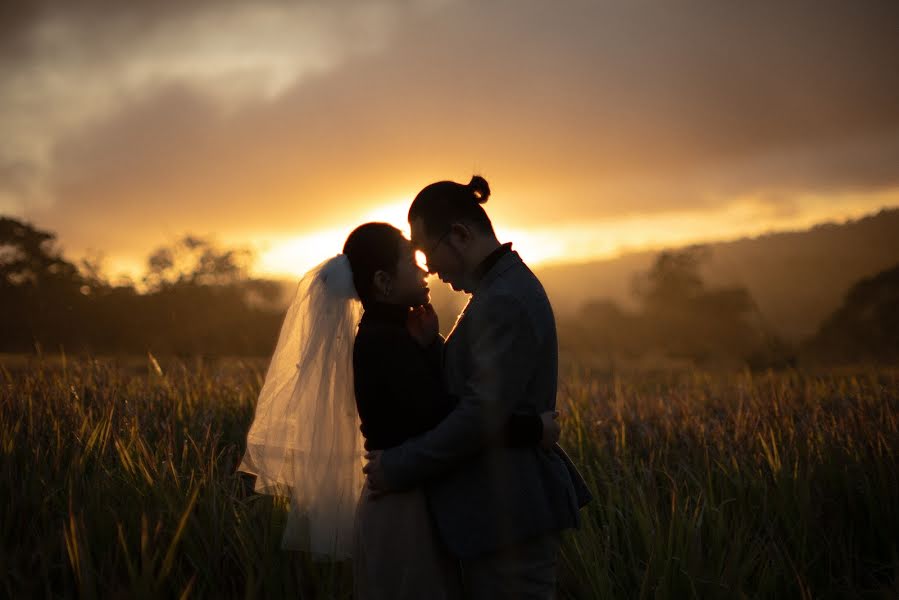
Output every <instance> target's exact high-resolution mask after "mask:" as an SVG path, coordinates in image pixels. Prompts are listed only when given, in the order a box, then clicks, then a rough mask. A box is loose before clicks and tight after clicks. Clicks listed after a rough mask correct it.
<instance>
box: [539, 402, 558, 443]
mask: <svg viewBox="0 0 899 600" xmlns="http://www.w3.org/2000/svg"><path fill="white" fill-rule="evenodd" d="M540 420H541V421H543V437H542V438H540V445H541V446H542V447H543V448H546V449H547V450H549V449H550V448H552V447H553V445H554V444H555V443H556V442H558V441H559V436H560V435H561V434H562V426H561V425H560V424H559V411H557V410H548V411H546V412H545V413H541V414H540Z"/></svg>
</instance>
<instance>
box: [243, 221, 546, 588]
mask: <svg viewBox="0 0 899 600" xmlns="http://www.w3.org/2000/svg"><path fill="white" fill-rule="evenodd" d="M426 276H427V272H426V271H425V270H423V269H422V268H420V267H419V266H418V265H417V263H416V261H415V255H414V252H413V250H412V246H411V243H410V242H409V240H408V239H406V238H405V237H404V236H403V234H402V232H400V230H398V229H396V228H395V227H393V226H391V225H388V224H386V223H366V224H364V225H361V226H360V227H358V228H356V229H355V230H354V231H353V232H352V233H351V234H350V235H349V237H348V238H347V240H346V243H345V245H344V248H343V253H342V254H339V255H337V256H335V257H333V258H331V259H328V260H326V261H325V262H323V263H322V264H320V265H319V266H317V267H315V268H314V269H312V270H311V271H309V272H308V273H306V275H304V276H303V278H302V279H301V281H300V284H299V286H298V288H297V293H296V296H295V298H294V300H293V302H292V303H291V305H290V307H289V309H288V311H287V315H286V316H285V319H284V324H283V326H282V329H281V334H280V337H279V339H278V343H277V346H276V348H275V352H274V355H273V357H272V361H271V364H270V366H269V369H268V372H267V374H266V378H265V383H264V384H263V386H262V390H261V391H260V394H259V400H258V402H257V406H256V414H255V418H254V420H253V424H252V425H251V427H250V430H249V433H248V435H247V450H246V454H245V455H244V458H243V461H242V463H241V465H240V467H239V469H240V470H241V471H246V472H248V473H252V474H255V475H256V484H255V489H256V491H258V492H262V493H270V494H279V495H285V496H288V497H289V499H290V512H289V515H288V520H287V526H286V528H285V531H284V535H283V538H282V547H283V548H285V549H291V550H304V551H307V552H310V553H311V554H312V555H313V556H316V557H319V558H325V559H332V560H339V559H346V558H350V557H352V558H353V575H354V588H355V596H356V597H357V598H420V597H427V598H457V597H461V591H460V578H459V573H458V564H457V562H456V561H455V559H453V558H451V557H450V556H449V555H448V554H447V552H446V550H445V549H444V548H443V547H442V545H441V544H440V542H439V540H438V538H437V536H436V533H435V531H434V525H433V523H432V522H431V519H430V517H429V514H428V509H427V504H426V500H425V494H424V493H423V492H422V490H421V489H420V488H416V489H412V490H405V491H401V492H391V493H389V494H377V493H373V492H372V491H371V490H370V489H369V488H368V487H367V486H365V485H364V483H365V482H364V475H363V473H362V464H363V455H364V452H365V451H368V450H383V449H387V448H391V447H394V446H397V445H400V444H402V443H403V442H404V441H406V440H408V439H410V438H412V437H415V436H418V435H421V434H422V433H424V432H426V431H428V430H429V429H431V428H433V427H434V426H435V425H437V424H438V423H439V422H440V421H441V420H442V419H443V418H444V417H445V416H446V415H447V414H449V412H450V411H451V410H452V409H453V407H454V399H453V398H452V397H449V396H447V394H446V393H445V391H444V386H443V375H442V371H441V359H442V349H443V338H442V337H441V336H440V335H439V334H438V329H439V327H438V320H437V315H436V314H435V312H434V310H433V308H432V307H431V306H430V304H428V301H429V290H428V287H427V284H426V282H425V277H426ZM357 325H358V331H356V329H357ZM554 416H555V415H554V413H552V412H548V413H544V414H542V415H539V416H538V415H513V416H512V417H510V419H509V421H508V423H507V425H506V428H505V431H504V433H503V439H500V440H497V441H496V443H499V444H505V445H512V446H522V445H537V444H542V445H544V446H547V445H551V444H552V443H553V442H555V441H557V440H558V434H559V429H558V426H557V424H556V423H555V422H554V420H553V419H554Z"/></svg>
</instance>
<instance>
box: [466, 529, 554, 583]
mask: <svg viewBox="0 0 899 600" xmlns="http://www.w3.org/2000/svg"><path fill="white" fill-rule="evenodd" d="M559 547H560V540H559V533H558V532H551V533H548V534H545V535H542V536H539V537H536V538H532V539H530V540H526V541H524V542H522V543H520V544H515V545H514V546H508V547H506V548H503V549H502V550H500V551H499V552H495V553H493V554H488V555H485V556H479V557H477V558H473V559H463V560H462V577H463V580H464V583H465V597H466V598H470V599H471V600H506V599H507V598H508V599H515V600H519V599H521V600H523V599H533V600H538V599H539V600H549V599H552V598H555V597H556V571H557V565H558V562H559Z"/></svg>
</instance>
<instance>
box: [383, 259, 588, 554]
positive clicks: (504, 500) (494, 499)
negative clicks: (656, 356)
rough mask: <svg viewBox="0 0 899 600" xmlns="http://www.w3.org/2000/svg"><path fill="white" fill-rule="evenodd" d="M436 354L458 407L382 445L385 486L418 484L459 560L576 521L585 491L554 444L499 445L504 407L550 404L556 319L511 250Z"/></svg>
mask: <svg viewBox="0 0 899 600" xmlns="http://www.w3.org/2000/svg"><path fill="white" fill-rule="evenodd" d="M444 353H445V354H444V372H445V374H446V386H447V390H448V392H449V393H450V394H452V395H454V396H456V397H458V399H459V402H458V405H457V407H456V408H455V409H454V410H453V412H452V413H450V415H449V416H447V418H446V419H445V420H444V421H442V422H441V423H440V424H439V425H438V426H437V427H435V428H434V429H432V430H431V431H429V432H427V433H426V434H424V435H422V436H420V437H418V438H415V439H412V440H409V441H407V442H406V443H404V444H403V445H401V446H399V447H397V448H392V449H390V450H387V451H385V452H384V454H383V455H382V457H381V463H382V465H383V468H384V474H385V477H386V479H387V482H388V484H389V485H390V487H392V488H395V489H403V488H409V487H414V486H416V485H422V484H423V485H424V486H425V489H426V491H427V494H428V500H429V504H430V507H431V510H432V513H433V515H434V518H435V520H436V523H437V527H438V530H439V532H440V535H441V538H442V539H443V540H444V542H445V543H446V545H447V546H448V548H449V549H450V551H452V552H453V554H455V555H456V556H458V557H461V558H469V557H474V556H478V555H480V554H485V553H489V552H493V551H495V550H498V549H500V548H502V547H504V546H508V545H511V544H515V543H517V542H521V541H524V540H526V539H528V538H531V537H534V536H537V535H540V534H543V533H547V532H550V531H559V530H562V529H567V528H570V527H576V526H577V524H578V506H579V505H583V504H584V503H585V502H586V501H587V500H588V498H589V493H588V492H587V491H586V486H585V485H584V482H583V480H582V479H581V478H580V475H579V474H578V473H577V471H576V470H575V469H574V467H573V465H571V462H570V461H569V460H568V457H567V456H565V453H564V452H562V450H561V448H558V447H557V448H556V449H555V450H544V449H542V448H540V447H527V448H511V447H506V446H503V445H501V442H500V440H501V437H502V432H503V429H504V426H505V424H506V420H507V419H508V417H509V415H510V414H512V413H524V414H539V413H541V412H544V411H547V410H552V409H553V408H555V404H556V385H557V378H558V343H557V339H556V326H555V319H554V317H553V312H552V308H551V306H550V304H549V300H548V299H547V297H546V293H545V292H544V290H543V286H542V285H541V284H540V282H539V281H538V280H537V277H536V276H535V275H534V274H533V273H532V272H531V270H530V269H529V268H528V267H527V265H525V264H524V262H522V260H521V258H520V257H519V256H518V254H517V253H516V252H509V253H507V254H505V255H504V256H502V258H500V259H499V260H498V261H497V262H496V264H494V265H493V267H492V268H490V270H489V271H488V272H487V273H486V274H485V275H484V277H483V278H482V280H481V281H480V282H479V283H478V285H477V288H476V289H475V291H474V294H473V296H472V298H471V300H470V301H469V303H468V306H466V307H465V310H464V311H463V312H462V314H461V315H460V316H459V319H458V320H457V321H456V325H455V327H454V328H453V331H452V333H450V335H449V337H448V338H447V341H446V345H445V350H444Z"/></svg>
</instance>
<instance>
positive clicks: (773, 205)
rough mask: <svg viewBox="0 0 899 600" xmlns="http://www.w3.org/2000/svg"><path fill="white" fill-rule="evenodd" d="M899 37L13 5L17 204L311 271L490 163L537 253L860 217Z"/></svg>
mask: <svg viewBox="0 0 899 600" xmlns="http://www.w3.org/2000/svg"><path fill="white" fill-rule="evenodd" d="M15 4H19V5H21V6H16V5H15ZM897 31H899V3H897V2H895V1H894V0H883V1H869V2H865V1H859V2H845V1H828V0H822V1H816V2H790V3H785V2H774V1H772V2H761V1H760V2H741V3H726V2H720V1H712V0H708V1H704V2H697V1H692V2H657V1H639V0H635V1H628V2H623V1H620V2H604V1H598V0H597V1H592V2H586V1H577V0H566V1H561V2H547V1H545V0H481V1H477V2H476V1H464V0H418V1H413V0H408V1H403V2H400V1H395V2H388V1H384V2H377V1H374V0H369V1H362V2H351V1H334V0H332V1H328V2H267V3H265V2H252V3H250V2H238V1H233V2H227V1H215V2H213V1H211V0H210V1H207V2H192V3H164V2H143V3H140V2H102V3H101V2H87V1H83V2H41V1H32V2H19V3H12V4H10V3H3V4H2V5H0V53H2V54H0V106H2V111H0V214H6V215H12V216H15V217H19V218H24V219H27V220H28V221H30V222H32V223H33V224H35V225H36V226H38V227H40V228H42V229H49V230H52V231H55V232H56V233H57V234H58V236H59V241H60V244H61V246H62V248H63V249H64V250H65V252H66V255H67V256H69V257H72V258H75V257H78V256H80V255H81V254H83V253H85V252H87V251H88V250H99V251H102V252H104V253H105V254H106V255H107V266H108V268H109V269H110V270H111V271H113V272H115V271H122V270H129V269H130V270H136V269H139V268H140V266H141V264H142V262H143V260H144V258H145V257H146V256H147V254H149V252H150V251H151V250H152V249H153V248H154V247H156V246H158V245H160V244H164V243H167V242H171V241H173V240H174V239H176V238H178V237H180V236H181V235H182V234H184V233H188V232H190V233H193V234H197V235H211V236H215V237H216V238H217V239H218V240H220V241H221V242H223V243H226V244H247V245H252V246H253V247H255V248H257V249H258V251H259V256H260V261H259V264H258V267H257V268H258V270H259V271H260V272H266V273H294V274H297V273H300V272H302V271H303V270H304V269H305V268H307V267H309V266H311V265H312V264H315V263H316V262H318V261H319V260H321V259H322V258H325V257H327V256H330V255H333V254H335V253H336V252H338V251H339V250H340V246H341V244H342V241H343V238H345V236H346V234H347V233H348V232H349V231H350V230H351V229H352V227H353V226H354V225H356V224H358V223H361V222H364V221H366V220H371V219H382V220H390V221H392V222H394V223H395V224H397V225H403V221H404V218H405V210H406V208H407V206H408V203H409V202H410V200H411V198H412V197H414V195H415V193H416V192H417V191H418V190H419V189H420V188H421V187H423V186H424V185H426V184H427V183H430V182H432V181H435V180H440V179H455V180H458V181H463V182H465V181H467V180H468V178H469V177H470V176H471V174H472V173H474V172H477V173H480V174H482V175H484V176H485V177H486V178H487V179H488V181H489V182H490V183H491V187H492V188H493V192H494V194H493V196H492V197H491V200H490V202H489V203H488V205H487V209H488V212H490V214H491V215H492V216H493V219H494V222H495V223H496V225H497V229H498V230H499V232H500V234H501V237H503V238H506V239H509V240H512V241H515V242H517V244H516V246H517V247H518V248H519V249H520V250H521V251H522V254H523V255H524V256H525V258H526V259H529V260H530V261H531V262H534V263H539V262H541V261H580V260H585V259H589V258H593V257H600V256H609V255H614V254H615V253H617V252H621V251H624V250H627V249H633V248H646V247H661V246H664V245H666V244H676V243H683V242H690V241H698V240H710V239H722V238H731V237H737V236H740V235H746V234H750V235H751V234H757V233H761V232H764V231H768V230H778V229H787V228H797V227H805V226H808V225H811V224H813V223H816V222H820V221H825V220H841V219H845V218H847V217H856V216H860V215H862V214H866V213H868V212H873V211H876V210H877V209H879V208H880V207H884V206H897V205H899V34H897ZM503 241H505V239H504V240H503ZM111 274H112V273H111Z"/></svg>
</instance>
